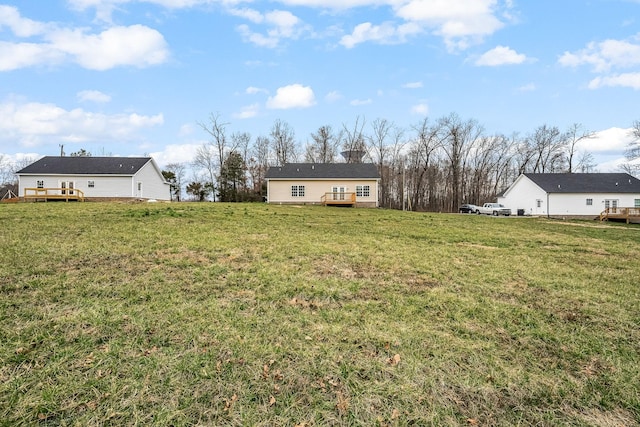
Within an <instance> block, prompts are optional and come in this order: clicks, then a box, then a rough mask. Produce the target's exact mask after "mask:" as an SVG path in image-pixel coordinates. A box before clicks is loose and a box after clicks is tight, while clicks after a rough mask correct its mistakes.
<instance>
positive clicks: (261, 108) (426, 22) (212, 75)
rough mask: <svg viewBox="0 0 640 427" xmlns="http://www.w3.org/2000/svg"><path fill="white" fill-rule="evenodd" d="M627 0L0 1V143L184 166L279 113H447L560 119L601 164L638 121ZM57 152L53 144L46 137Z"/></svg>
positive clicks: (497, 129) (11, 150)
mask: <svg viewBox="0 0 640 427" xmlns="http://www.w3.org/2000/svg"><path fill="white" fill-rule="evenodd" d="M639 107H640V0H589V1H579V0H526V1H525V0H270V1H260V0H46V1H44V0H42V1H34V0H14V1H5V2H3V1H2V0H0V155H4V156H5V158H9V159H11V160H14V161H19V160H20V159H23V158H25V157H27V158H33V159H36V158H39V157H40V156H43V155H59V154H60V151H61V149H62V150H64V152H65V153H67V154H69V153H72V152H75V151H79V150H80V149H85V150H87V151H89V152H90V153H92V154H93V155H94V156H99V155H113V156H142V155H151V156H153V157H154V158H155V160H156V161H157V162H158V163H159V164H160V166H161V167H163V166H164V165H166V164H167V163H170V162H189V161H191V160H192V159H193V156H194V153H195V151H196V149H197V147H199V146H201V145H202V144H203V143H205V142H207V140H208V138H207V137H208V135H207V134H206V132H205V131H204V130H203V129H202V127H201V126H200V125H199V124H201V123H205V124H206V123H207V122H208V120H209V118H210V117H211V116H212V115H215V116H217V117H218V119H219V120H220V122H221V123H225V124H226V125H227V127H226V130H227V133H228V134H229V135H230V134H231V133H234V132H248V133H250V134H251V136H252V138H256V137H258V136H268V134H269V132H270V130H271V127H272V126H273V124H274V122H275V121H276V120H281V121H284V122H286V123H287V124H288V125H289V126H290V127H291V128H292V129H293V130H294V131H295V135H296V141H297V142H298V143H299V144H300V145H304V143H305V142H306V141H308V140H310V135H311V133H313V132H316V131H317V130H318V128H319V127H321V126H324V125H330V126H332V127H333V128H334V129H337V130H339V129H342V128H343V127H344V126H346V127H352V126H353V125H354V124H355V123H356V120H364V121H365V132H366V131H367V130H368V129H369V128H370V125H371V123H372V122H373V121H374V120H376V119H378V118H382V119H386V120H388V121H391V122H393V123H394V124H395V125H397V126H399V127H402V128H404V129H407V130H410V129H411V126H413V125H415V124H417V123H418V122H420V121H422V120H423V119H424V118H425V117H427V118H428V119H429V120H430V121H436V120H437V119H439V118H441V117H445V116H448V115H450V114H451V113H455V114H457V115H458V116H459V117H460V118H462V119H463V120H471V119H472V120H476V121H477V122H478V123H480V124H481V125H482V126H483V127H484V129H485V132H486V133H487V134H504V135H513V134H515V133H517V134H518V135H520V136H526V135H527V134H530V133H533V131H534V130H535V129H536V128H537V127H539V126H542V125H547V126H557V127H558V128H559V129H560V130H563V131H564V130H568V129H569V127H571V126H572V125H574V124H578V125H580V126H581V129H583V130H584V131H587V132H594V133H595V135H596V137H595V138H591V139H587V140H584V141H582V142H581V147H580V149H582V150H586V151H588V152H591V153H592V154H593V155H594V158H595V159H596V162H597V164H598V170H599V171H601V172H608V171H614V170H616V168H617V165H618V164H619V163H620V162H621V161H622V160H623V153H624V149H625V146H626V145H627V144H628V143H629V142H630V141H631V140H632V139H631V138H630V136H629V130H630V128H631V126H632V123H633V122H634V121H635V120H639V119H640V108H639ZM61 146H62V147H61Z"/></svg>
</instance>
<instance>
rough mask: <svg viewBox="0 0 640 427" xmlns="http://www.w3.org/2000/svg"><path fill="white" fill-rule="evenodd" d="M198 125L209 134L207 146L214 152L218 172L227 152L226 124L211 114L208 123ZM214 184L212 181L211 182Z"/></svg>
mask: <svg viewBox="0 0 640 427" xmlns="http://www.w3.org/2000/svg"><path fill="white" fill-rule="evenodd" d="M198 125H199V126H200V127H201V128H202V129H203V130H204V131H205V132H207V133H208V134H209V136H210V137H211V140H210V141H209V144H210V145H211V146H212V148H213V149H214V150H215V154H216V158H217V166H218V170H220V169H222V164H223V163H224V159H225V156H226V152H227V148H228V147H227V143H228V141H227V134H226V129H227V125H228V123H223V122H222V121H221V120H220V114H218V113H216V114H213V113H212V114H211V115H210V116H209V123H202V122H198ZM211 182H214V181H211Z"/></svg>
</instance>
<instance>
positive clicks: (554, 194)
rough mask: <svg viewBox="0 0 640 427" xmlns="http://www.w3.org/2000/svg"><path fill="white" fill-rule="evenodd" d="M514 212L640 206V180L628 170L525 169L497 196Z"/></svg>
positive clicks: (578, 212)
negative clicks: (527, 170) (557, 170)
mask: <svg viewBox="0 0 640 427" xmlns="http://www.w3.org/2000/svg"><path fill="white" fill-rule="evenodd" d="M498 202H500V203H502V204H504V205H505V206H507V207H509V208H511V211H512V212H513V213H514V214H515V213H516V212H518V211H520V212H522V213H524V214H525V215H541V216H542V215H544V216H551V217H562V216H586V217H595V216H598V215H600V214H601V213H602V212H604V211H605V210H607V209H612V208H614V209H617V208H623V207H624V208H640V180H638V179H637V178H634V177H633V176H631V175H629V174H627V173H525V174H522V175H520V176H519V177H518V178H517V179H516V180H515V182H514V183H513V184H512V185H511V186H510V187H509V188H508V189H507V190H506V191H505V192H504V193H503V194H502V195H501V196H499V197H498Z"/></svg>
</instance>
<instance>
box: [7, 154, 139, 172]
mask: <svg viewBox="0 0 640 427" xmlns="http://www.w3.org/2000/svg"><path fill="white" fill-rule="evenodd" d="M150 160H151V157H59V156H45V157H43V158H41V159H40V160H38V161H37V162H34V163H31V164H30V165H29V166H27V167H26V168H23V169H21V170H19V171H18V172H16V174H17V175H27V174H29V175H135V174H136V173H137V172H138V171H139V170H140V169H141V168H142V167H143V166H144V165H145V164H147V163H148V162H149V161H150Z"/></svg>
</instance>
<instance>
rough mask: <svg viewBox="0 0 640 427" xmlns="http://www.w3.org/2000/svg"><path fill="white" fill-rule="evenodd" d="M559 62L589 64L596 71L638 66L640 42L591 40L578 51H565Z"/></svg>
mask: <svg viewBox="0 0 640 427" xmlns="http://www.w3.org/2000/svg"><path fill="white" fill-rule="evenodd" d="M558 62H559V63H560V65H563V66H565V67H578V66H580V65H589V66H591V67H592V69H593V71H594V72H596V73H602V72H608V71H610V70H612V69H619V68H629V67H637V66H639V65H640V44H638V43H632V42H630V41H626V40H605V41H603V42H599V43H596V42H591V43H589V44H588V45H587V47H586V48H584V49H581V50H579V51H578V52H575V53H572V52H565V53H564V54H563V55H562V56H561V57H560V58H559V59H558Z"/></svg>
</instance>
